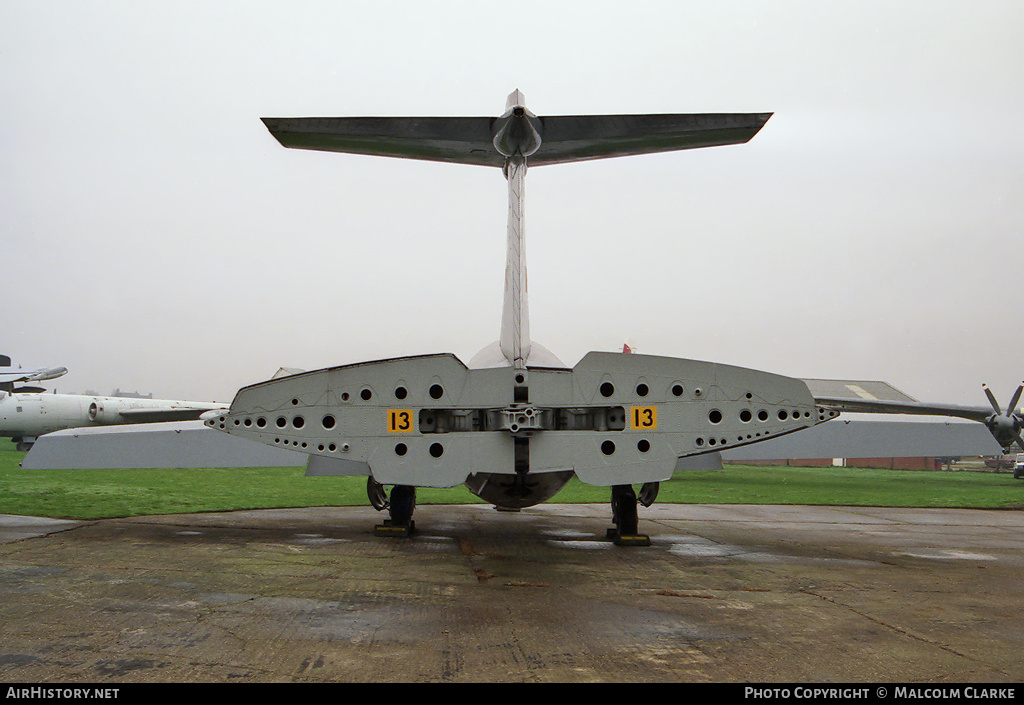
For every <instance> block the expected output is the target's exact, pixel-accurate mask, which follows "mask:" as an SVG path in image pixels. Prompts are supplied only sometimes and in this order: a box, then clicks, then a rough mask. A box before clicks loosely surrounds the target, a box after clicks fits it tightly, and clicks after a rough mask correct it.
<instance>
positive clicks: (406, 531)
mask: <svg viewBox="0 0 1024 705" xmlns="http://www.w3.org/2000/svg"><path fill="white" fill-rule="evenodd" d="M415 530H416V522H415V521H410V522H409V523H408V524H396V523H394V522H393V521H391V520H390V519H385V520H384V523H383V524H377V526H375V527H373V535H374V536H387V537H391V538H399V539H404V538H408V537H409V536H410V535H412V532H413V531H415Z"/></svg>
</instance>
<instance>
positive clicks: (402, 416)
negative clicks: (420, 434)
mask: <svg viewBox="0 0 1024 705" xmlns="http://www.w3.org/2000/svg"><path fill="white" fill-rule="evenodd" d="M409 431H412V409H388V433H408V432H409Z"/></svg>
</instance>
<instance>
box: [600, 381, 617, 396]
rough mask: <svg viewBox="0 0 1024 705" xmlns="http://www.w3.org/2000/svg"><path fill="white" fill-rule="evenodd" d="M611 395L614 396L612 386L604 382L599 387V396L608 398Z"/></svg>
mask: <svg viewBox="0 0 1024 705" xmlns="http://www.w3.org/2000/svg"><path fill="white" fill-rule="evenodd" d="M612 394H615V385H614V384H612V383H611V382H605V383H604V384H602V385H601V396H603V397H610V396H611V395H612Z"/></svg>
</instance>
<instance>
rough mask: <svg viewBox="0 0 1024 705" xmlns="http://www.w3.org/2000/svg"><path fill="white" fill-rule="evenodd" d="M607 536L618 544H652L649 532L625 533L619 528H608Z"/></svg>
mask: <svg viewBox="0 0 1024 705" xmlns="http://www.w3.org/2000/svg"><path fill="white" fill-rule="evenodd" d="M606 537H607V538H608V539H609V540H610V541H612V542H613V543H614V544H615V545H616V546H650V545H651V537H650V536H648V535H647V534H628V535H623V534H620V533H619V532H618V530H617V529H608V531H607V534H606Z"/></svg>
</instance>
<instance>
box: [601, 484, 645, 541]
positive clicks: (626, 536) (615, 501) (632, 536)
mask: <svg viewBox="0 0 1024 705" xmlns="http://www.w3.org/2000/svg"><path fill="white" fill-rule="evenodd" d="M612 522H613V523H614V524H615V528H614V529H608V538H610V539H612V540H613V541H614V542H615V545H616V546H650V545H651V537H650V536H647V535H646V534H641V533H639V531H638V528H639V524H640V520H639V518H638V517H637V509H636V493H635V492H634V491H633V488H632V487H630V486H629V485H615V486H614V487H612Z"/></svg>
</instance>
